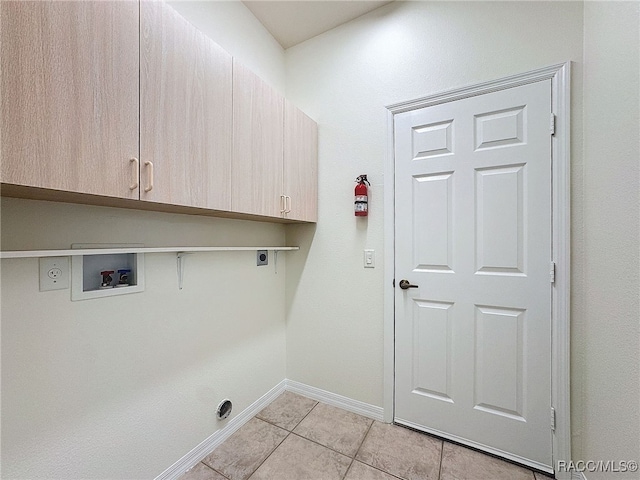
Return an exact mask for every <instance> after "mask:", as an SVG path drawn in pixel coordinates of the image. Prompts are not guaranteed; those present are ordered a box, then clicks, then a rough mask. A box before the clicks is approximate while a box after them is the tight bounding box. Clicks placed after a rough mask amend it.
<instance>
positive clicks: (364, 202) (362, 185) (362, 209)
mask: <svg viewBox="0 0 640 480" xmlns="http://www.w3.org/2000/svg"><path fill="white" fill-rule="evenodd" d="M356 183H357V185H356V202H355V210H356V217H366V216H367V215H368V214H369V197H368V194H367V185H369V186H371V184H370V183H369V180H367V176H366V175H360V176H359V177H358V178H356Z"/></svg>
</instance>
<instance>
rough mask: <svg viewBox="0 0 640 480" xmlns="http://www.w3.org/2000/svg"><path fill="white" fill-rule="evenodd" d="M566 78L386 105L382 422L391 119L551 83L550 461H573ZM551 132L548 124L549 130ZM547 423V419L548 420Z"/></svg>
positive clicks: (390, 387) (553, 75)
mask: <svg viewBox="0 0 640 480" xmlns="http://www.w3.org/2000/svg"><path fill="white" fill-rule="evenodd" d="M570 75H571V63H570V62H566V63H562V64H557V65H552V66H549V67H545V68H541V69H538V70H534V71H530V72H526V73H522V74H518V75H513V76H510V77H506V78H502V79H498V80H494V81H490V82H484V83H480V84H477V85H472V86H468V87H463V88H459V89H455V90H450V91H446V92H442V93H437V94H434V95H429V96H427V97H423V98H419V99H416V100H410V101H407V102H402V103H397V104H393V105H389V106H387V110H388V112H387V156H386V161H385V168H384V240H385V242H384V244H385V247H384V289H383V290H384V402H383V406H384V420H385V422H388V423H391V422H393V418H394V400H393V399H394V384H395V378H394V376H395V357H394V356H395V353H394V351H395V346H394V337H395V305H394V286H393V282H394V279H395V236H394V225H395V209H394V204H395V190H394V183H395V182H394V177H395V154H394V118H395V115H396V114H399V113H403V112H407V111H411V110H416V109H419V108H424V107H429V106H433V105H439V104H443V103H447V102H451V101H455V100H460V99H463V98H468V97H473V96H477V95H482V94H485V93H491V92H496V91H499V90H504V89H507V88H512V87H517V86H520V85H526V84H529V83H535V82H538V81H541V80H547V79H550V80H551V111H552V113H553V114H554V115H555V133H554V135H553V136H552V138H551V157H552V172H551V177H552V216H553V222H552V247H551V248H552V255H553V261H554V262H555V281H554V283H553V286H552V299H551V316H552V318H551V321H552V331H551V335H552V338H551V356H552V358H551V369H552V371H551V405H552V407H553V408H554V409H555V430H554V433H553V462H554V465H557V464H558V461H565V462H569V461H570V460H571V428H570V426H571V423H570V400H569V378H570V363H569V359H570V349H569V341H570V331H569V318H570V317H569V314H570V303H569V299H570V296H569V292H570V246H571V239H570V231H571V230H570V227H571V224H570V211H571V210H570V200H571V198H570V195H571V191H570V180H571V177H570V143H569V141H570V135H569V134H570V100H571V98H570ZM550 128H551V125H550ZM549 422H551V418H549ZM556 478H558V480H569V479H570V478H571V473H570V472H559V471H557V469H556Z"/></svg>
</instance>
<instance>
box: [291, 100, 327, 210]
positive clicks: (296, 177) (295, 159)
mask: <svg viewBox="0 0 640 480" xmlns="http://www.w3.org/2000/svg"><path fill="white" fill-rule="evenodd" d="M283 191H284V194H285V195H287V196H288V197H289V200H288V205H287V210H288V211H287V212H286V213H285V217H286V218H290V219H292V220H304V221H308V222H316V221H317V220H318V125H317V124H316V122H314V121H313V120H311V119H310V118H309V117H307V116H306V115H305V114H304V113H303V112H301V111H300V110H299V109H298V108H297V107H296V106H295V105H293V104H292V103H291V102H289V101H288V100H287V101H285V111H284V189H283Z"/></svg>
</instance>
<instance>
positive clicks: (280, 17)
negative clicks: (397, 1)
mask: <svg viewBox="0 0 640 480" xmlns="http://www.w3.org/2000/svg"><path fill="white" fill-rule="evenodd" d="M387 3H391V2H390V1H389V0H381V1H374V0H365V1H362V0H347V1H345V0H339V1H314V0H312V1H300V0H280V1H273V0H245V1H244V4H245V5H246V6H247V8H249V10H251V12H252V13H253V14H254V15H255V16H256V18H257V19H258V20H260V22H261V23H262V24H263V25H264V26H265V28H266V29H267V30H269V32H270V33H271V35H273V37H274V38H275V39H276V40H277V41H278V42H279V43H280V45H282V47H283V48H289V47H292V46H294V45H297V44H298V43H301V42H304V41H305V40H308V39H309V38H312V37H315V36H316V35H320V34H321V33H324V32H326V31H327V30H331V29H332V28H334V27H337V26H338V25H342V24H343V23H346V22H348V21H350V20H353V19H354V18H357V17H359V16H361V15H364V14H365V13H367V12H370V11H371V10H375V9H376V8H378V7H381V6H382V5H385V4H387Z"/></svg>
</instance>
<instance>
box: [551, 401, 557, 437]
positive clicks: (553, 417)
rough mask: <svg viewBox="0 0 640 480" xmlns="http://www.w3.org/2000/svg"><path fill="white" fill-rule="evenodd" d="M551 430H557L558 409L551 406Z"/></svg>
mask: <svg viewBox="0 0 640 480" xmlns="http://www.w3.org/2000/svg"><path fill="white" fill-rule="evenodd" d="M551 431H552V432H555V431H556V409H555V408H553V407H551Z"/></svg>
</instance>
